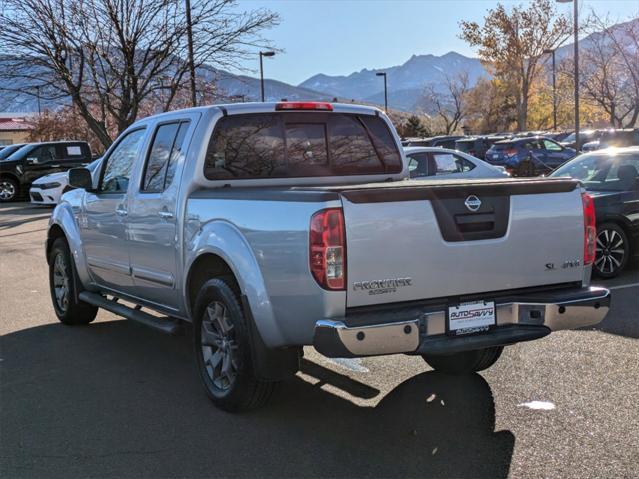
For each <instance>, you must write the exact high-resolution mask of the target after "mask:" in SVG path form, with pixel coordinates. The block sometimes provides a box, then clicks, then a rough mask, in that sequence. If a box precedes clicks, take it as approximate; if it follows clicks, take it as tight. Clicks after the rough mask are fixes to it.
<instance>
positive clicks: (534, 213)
mask: <svg viewBox="0 0 639 479" xmlns="http://www.w3.org/2000/svg"><path fill="white" fill-rule="evenodd" d="M397 185H398V183H390V184H387V185H378V186H376V187H371V186H372V185H368V186H365V187H362V188H353V189H350V190H349V189H345V190H343V191H340V195H341V197H342V204H343V208H344V218H345V224H346V241H347V264H348V268H347V278H348V288H347V306H348V307H356V306H365V305H371V304H380V303H389V302H398V301H412V300H421V299H428V298H440V297H449V296H456V295H464V294H472V293H481V292H490V291H503V290H508V289H515V288H525V287H532V286H542V285H551V284H559V283H567V282H575V281H581V280H582V277H583V267H582V266H581V263H582V261H583V246H584V245H583V242H584V233H583V232H584V224H583V207H582V200H581V194H580V189H579V188H578V187H577V186H578V183H577V182H576V181H574V180H564V179H558V180H555V179H542V180H504V181H495V180H490V181H481V180H480V181H477V182H472V183H471V182H467V181H466V182H446V183H440V184H437V185H435V184H433V182H428V181H425V182H421V181H415V182H412V181H411V182H405V183H403V184H402V185H401V186H397Z"/></svg>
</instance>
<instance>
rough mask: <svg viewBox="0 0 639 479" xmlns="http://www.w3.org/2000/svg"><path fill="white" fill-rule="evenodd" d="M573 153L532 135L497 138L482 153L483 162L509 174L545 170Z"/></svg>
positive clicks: (523, 173)
mask: <svg viewBox="0 0 639 479" xmlns="http://www.w3.org/2000/svg"><path fill="white" fill-rule="evenodd" d="M576 154H577V152H576V151H575V150H573V149H572V148H566V147H563V146H561V145H560V144H559V143H557V142H555V141H552V140H549V139H548V138H544V137H540V136H534V137H524V138H513V139H511V140H503V141H498V142H496V143H495V144H493V146H491V147H490V149H489V150H488V151H487V152H486V161H487V162H488V163H490V164H491V165H499V166H503V167H505V168H506V170H507V171H508V172H509V173H510V174H511V175H513V176H537V175H541V174H543V173H548V172H550V171H552V170H554V169H555V168H557V167H558V166H559V165H561V164H562V163H565V162H566V161H568V160H570V159H571V158H573V157H574V156H575V155H576Z"/></svg>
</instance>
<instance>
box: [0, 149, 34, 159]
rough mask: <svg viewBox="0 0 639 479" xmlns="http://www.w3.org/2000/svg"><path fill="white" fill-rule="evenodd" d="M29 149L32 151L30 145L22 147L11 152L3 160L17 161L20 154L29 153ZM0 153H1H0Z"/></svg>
mask: <svg viewBox="0 0 639 479" xmlns="http://www.w3.org/2000/svg"><path fill="white" fill-rule="evenodd" d="M31 149H32V145H22V146H21V147H20V148H18V149H17V150H14V151H12V152H11V153H10V154H9V156H7V157H6V158H3V160H6V161H10V160H17V159H19V158H20V157H21V156H22V154H23V153H24V152H28V151H31ZM0 153H2V152H0Z"/></svg>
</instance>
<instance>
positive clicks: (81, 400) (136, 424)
mask: <svg viewBox="0 0 639 479" xmlns="http://www.w3.org/2000/svg"><path fill="white" fill-rule="evenodd" d="M1 340H2V359H3V361H2V363H0V367H1V368H2V381H1V384H2V409H1V423H0V427H1V430H2V434H1V435H0V441H1V451H2V452H1V455H2V459H1V461H0V462H1V463H2V465H1V466H0V468H1V469H0V474H1V475H2V477H16V476H29V477H34V476H35V477H42V476H46V477H65V478H68V477H79V476H82V477H86V476H118V477H169V476H171V477H175V476H180V477H202V476H218V477H227V476H245V477H246V476H250V477H263V476H277V477H292V476H295V477H299V476H342V477H346V476H348V477H361V476H368V477H380V476H385V477H388V476H393V477H407V476H419V477H431V476H436V477H442V476H447V477H451V476H454V477H491V478H492V477H506V476H507V475H508V471H509V467H510V461H511V457H512V453H513V447H514V442H515V438H514V435H513V434H512V433H511V432H510V431H498V432H495V430H494V429H495V405H494V400H493V396H492V392H491V389H490V387H489V385H488V384H487V383H486V381H485V380H484V379H483V378H482V377H481V376H479V375H473V376H469V377H447V376H444V375H441V374H439V373H436V372H426V373H422V374H419V375H417V376H415V377H413V378H411V379H409V380H407V381H405V382H404V383H402V384H400V385H399V386H397V387H396V388H395V389H394V390H392V391H391V392H390V393H388V394H387V395H386V396H385V397H383V398H382V399H381V401H380V402H379V403H378V404H377V406H376V407H360V406H356V405H355V404H353V403H352V402H350V401H348V400H347V399H344V398H342V397H340V396H338V395H335V394H332V393H330V392H327V391H326V390H325V389H324V388H323V387H322V385H324V384H330V385H333V386H335V387H337V388H340V389H343V390H346V391H348V392H351V393H353V394H356V395H358V396H360V397H369V398H370V397H374V396H376V395H377V394H379V391H377V390H376V389H375V388H371V387H370V386H367V385H365V384H363V383H359V382H358V381H355V380H353V379H350V378H348V377H347V376H343V375H341V374H339V373H335V372H334V371H330V370H328V369H325V368H323V367H322V366H320V365H318V364H315V363H312V362H310V361H304V362H303V364H302V367H303V370H304V372H305V373H306V374H308V375H310V376H312V377H314V378H317V379H319V383H318V384H316V385H312V384H310V383H309V382H307V381H304V380H302V379H300V378H299V377H296V378H294V379H292V380H290V381H287V382H285V383H284V384H282V386H281V387H280V389H279V391H278V393H277V394H276V395H275V397H274V398H273V402H272V403H271V405H270V406H268V407H267V408H265V409H262V410H259V411H255V412H252V413H248V414H243V415H231V414H227V413H223V412H221V411H219V410H217V409H215V408H214V407H213V405H212V404H211V403H210V402H209V401H208V399H206V397H205V395H204V393H203V391H201V389H200V388H201V386H200V384H199V383H198V380H197V377H196V374H195V371H194V364H193V363H194V362H193V361H192V357H191V349H190V340H189V337H188V336H187V337H181V338H171V337H165V336H162V335H158V334H156V333H154V332H152V331H149V330H146V329H144V328H143V327H141V326H138V325H136V324H131V323H129V322H127V321H111V322H100V323H96V324H94V325H91V326H89V327H76V328H69V327H65V326H63V325H61V324H51V325H46V326H40V327H36V328H32V329H28V330H24V331H19V332H16V333H12V334H9V335H6V336H4V337H2V339H1Z"/></svg>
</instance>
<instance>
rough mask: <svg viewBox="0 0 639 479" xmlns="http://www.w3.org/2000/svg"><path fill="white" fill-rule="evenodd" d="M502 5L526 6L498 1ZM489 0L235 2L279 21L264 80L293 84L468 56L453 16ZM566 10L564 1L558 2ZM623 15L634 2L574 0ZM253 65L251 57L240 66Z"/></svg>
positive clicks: (636, 10)
mask: <svg viewBox="0 0 639 479" xmlns="http://www.w3.org/2000/svg"><path fill="white" fill-rule="evenodd" d="M501 3H503V4H505V5H517V4H521V3H526V2H525V0H517V1H512V0H505V1H503V0H502V2H501ZM496 5H497V1H496V0H394V1H393V0H390V1H387V0H314V1H312V0H240V2H239V8H240V9H245V10H248V9H253V8H262V7H264V8H269V9H271V10H273V11H275V12H278V13H279V14H280V16H281V19H282V21H281V24H280V25H279V26H277V27H275V28H274V29H272V30H270V31H268V32H266V35H267V36H268V38H269V39H271V40H272V41H273V43H274V45H275V46H276V47H278V48H281V49H283V50H284V53H282V54H280V55H277V56H275V57H273V58H266V59H265V61H264V71H265V76H266V77H267V78H274V79H277V80H282V81H285V82H287V83H292V84H295V85H297V84H298V83H300V82H302V81H304V80H306V79H307V78H308V77H310V76H312V75H314V74H316V73H326V74H330V75H347V74H349V73H351V72H353V71H359V70H361V69H362V68H384V67H389V66H393V65H399V64H402V63H404V62H405V61H406V60H408V59H409V58H410V56H411V55H413V54H417V55H421V54H428V53H432V54H434V55H442V54H444V53H447V52H449V51H451V50H455V51H457V52H459V53H462V54H464V55H468V56H474V55H475V53H474V52H473V50H471V49H470V48H469V47H468V46H467V45H466V44H465V43H464V42H463V41H462V40H460V39H459V38H458V37H457V34H458V33H459V26H458V23H459V21H460V20H474V21H478V22H479V21H481V20H482V18H483V17H484V15H485V13H486V11H487V10H488V9H489V8H492V7H494V6H496ZM557 6H558V9H559V10H560V11H565V12H572V8H573V7H572V4H571V3H570V4H558V5H557ZM579 6H580V9H581V10H580V11H581V12H584V13H585V12H587V11H590V10H591V9H593V8H594V9H595V11H596V12H597V13H598V14H600V15H605V14H608V13H609V14H610V16H611V17H612V18H614V19H620V20H625V19H627V18H629V17H631V16H638V15H639V0H579ZM246 67H247V68H250V69H254V70H255V69H257V68H258V61H257V58H256V60H255V62H253V63H251V62H249V63H247V64H246Z"/></svg>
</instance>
